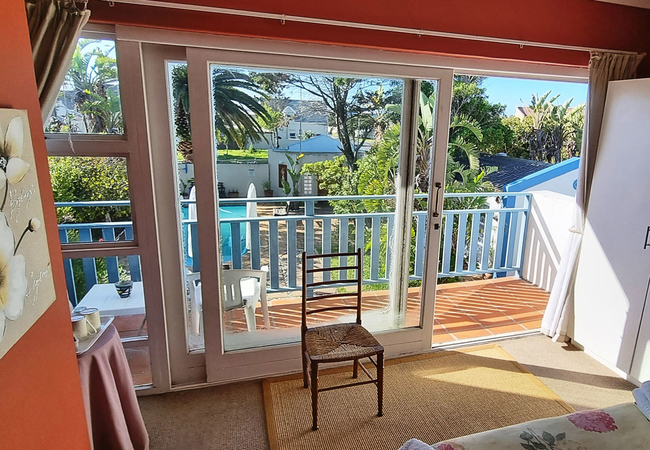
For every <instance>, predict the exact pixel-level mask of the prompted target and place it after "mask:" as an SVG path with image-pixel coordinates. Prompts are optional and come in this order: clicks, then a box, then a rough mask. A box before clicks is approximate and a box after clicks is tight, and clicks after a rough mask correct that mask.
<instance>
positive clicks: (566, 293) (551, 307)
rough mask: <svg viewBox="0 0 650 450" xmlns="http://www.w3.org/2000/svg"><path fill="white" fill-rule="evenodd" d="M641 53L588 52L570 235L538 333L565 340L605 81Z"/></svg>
mask: <svg viewBox="0 0 650 450" xmlns="http://www.w3.org/2000/svg"><path fill="white" fill-rule="evenodd" d="M644 56H645V54H643V55H636V54H619V53H600V52H592V54H591V60H590V62H589V87H588V93H587V107H586V112H585V126H584V132H583V138H582V148H581V152H580V166H579V167H578V186H577V191H576V203H575V205H574V208H573V223H572V225H571V228H570V230H569V231H570V232H571V235H570V236H569V239H568V242H567V244H566V246H565V248H564V250H563V252H562V259H561V260H560V267H559V269H558V272H557V276H556V277H555V281H554V282H553V288H552V289H551V296H550V298H549V302H548V305H547V307H546V312H545V313H544V318H543V319H542V333H544V334H546V335H547V336H551V337H553V339H554V340H559V341H565V340H566V339H567V332H568V329H569V324H570V323H571V321H572V320H573V317H572V313H573V284H574V282H575V274H576V269H577V267H578V255H579V253H580V245H581V243H582V234H583V231H584V225H585V219H586V215H587V208H588V206H589V194H590V192H591V183H592V180H593V176H594V168H595V166H596V156H597V154H598V140H599V139H600V128H601V125H602V123H603V113H604V110H605V99H606V98H607V85H608V83H609V82H610V81H618V80H628V79H631V78H634V76H635V74H636V69H637V67H638V65H639V63H640V62H641V60H642V59H643V57H644Z"/></svg>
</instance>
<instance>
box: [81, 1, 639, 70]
mask: <svg viewBox="0 0 650 450" xmlns="http://www.w3.org/2000/svg"><path fill="white" fill-rule="evenodd" d="M163 1H173V2H175V3H193V4H201V5H210V6H219V7H224V8H233V9H246V10H251V11H264V12H272V13H279V14H290V15H298V16H306V17H318V18H327V19H336V20H346V21H354V22H365V23H373V24H381V25H393V26H400V27H407V28H416V29H429V30H436V31H446V32H454V33H463V34H474V35H481V36H493V37H503V38H510V39H519V40H529V41H538V42H549V43H558V44H567V45H576V46H583V47H590V48H604V49H617V50H632V51H638V52H648V53H650V10H644V9H638V8H629V7H624V6H620V5H614V4H609V3H602V2H597V1H594V0H482V1H476V0H399V1H395V0H373V1H359V0H356V1H352V0H328V1H304V0H277V1H274V2H273V1H268V0H248V1H246V2H241V1H240V0H163ZM90 8H91V9H92V11H93V14H92V17H91V21H93V22H96V23H109V24H127V25H142V26H149V27H162V28H168V29H178V30H194V31H202V32H209V33H219V34H231V35H246V36H258V37H270V38H280V39H291V40H298V41H309V42H325V43H336V44H342V45H356V46H368V47H377V48H383V49H394V50H406V51H411V52H426V53H444V54H455V55H472V56H479V57H492V58H503V59H514V60H525V61H538V62H546V63H556V64H570V65H583V66H584V65H586V64H587V62H588V55H587V54H586V53H584V52H575V51H566V50H552V49H544V48H534V47H524V48H523V49H520V48H519V47H518V46H513V45H506V44H493V43H487V42H476V41H461V40H457V39H448V38H446V39H445V38H434V37H426V36H423V37H421V38H418V37H417V36H411V35H402V34H395V33H386V32H376V31H368V30H355V29H346V28H339V27H331V26H322V25H311V24H300V23H292V22H288V23H287V24H286V25H281V24H280V22H279V21H277V20H270V19H253V18H245V17H236V16H221V15H216V14H209V13H201V12H190V11H178V10H173V9H163V8H152V7H146V6H136V5H126V4H120V3H116V4H115V6H114V7H110V6H108V4H107V3H106V2H100V1H98V0H92V1H91V2H90ZM649 59H650V58H646V60H647V61H646V62H645V63H644V66H643V71H644V72H645V73H647V74H650V61H648V60H649Z"/></svg>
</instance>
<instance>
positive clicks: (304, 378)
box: [302, 351, 309, 389]
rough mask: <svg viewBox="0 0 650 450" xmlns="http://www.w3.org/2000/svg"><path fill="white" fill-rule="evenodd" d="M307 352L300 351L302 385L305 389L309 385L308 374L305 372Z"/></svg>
mask: <svg viewBox="0 0 650 450" xmlns="http://www.w3.org/2000/svg"><path fill="white" fill-rule="evenodd" d="M307 364H308V361H307V353H305V352H304V351H303V352H302V385H303V387H304V388H305V389H306V388H308V387H309V375H308V374H307Z"/></svg>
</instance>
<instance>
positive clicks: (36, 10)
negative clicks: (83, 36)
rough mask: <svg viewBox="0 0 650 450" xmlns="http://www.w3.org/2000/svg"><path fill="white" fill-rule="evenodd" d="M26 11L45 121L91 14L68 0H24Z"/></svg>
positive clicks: (42, 113)
mask: <svg viewBox="0 0 650 450" xmlns="http://www.w3.org/2000/svg"><path fill="white" fill-rule="evenodd" d="M25 10H26V12H27V22H28V26H29V38H30V41H31V44H32V56H33V58H34V72H35V73H36V84H37V87H38V96H39V101H40V104H41V115H42V117H43V122H45V121H46V120H47V118H48V116H49V115H50V112H51V111H52V108H53V107H54V103H55V102H56V99H57V96H58V95H59V90H60V89H61V85H62V84H63V81H64V79H65V75H66V73H67V71H68V68H69V67H70V62H71V61H72V56H73V55H74V51H75V48H76V46H77V40H78V39H79V34H80V33H81V29H82V28H83V26H84V25H85V24H86V23H87V22H88V19H89V18H90V11H89V10H85V11H80V10H79V9H78V8H77V7H76V6H75V4H74V2H73V1H71V0H27V1H26V2H25Z"/></svg>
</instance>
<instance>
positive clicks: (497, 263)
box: [493, 211, 508, 269]
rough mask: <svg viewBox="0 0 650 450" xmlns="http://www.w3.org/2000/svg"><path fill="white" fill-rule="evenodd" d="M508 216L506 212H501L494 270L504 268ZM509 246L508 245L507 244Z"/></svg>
mask: <svg viewBox="0 0 650 450" xmlns="http://www.w3.org/2000/svg"><path fill="white" fill-rule="evenodd" d="M507 215H508V213H506V212H505V211H499V226H498V228H497V244H496V249H495V251H494V266H493V267H494V269H500V268H502V266H503V265H502V262H501V261H502V259H501V258H502V256H503V242H504V241H505V239H506V236H505V227H506V220H507ZM506 244H507V243H506Z"/></svg>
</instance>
